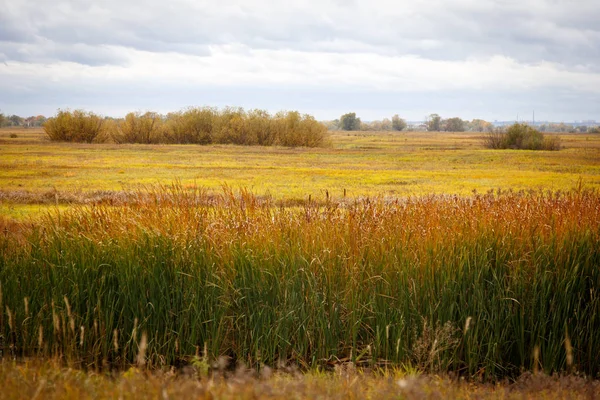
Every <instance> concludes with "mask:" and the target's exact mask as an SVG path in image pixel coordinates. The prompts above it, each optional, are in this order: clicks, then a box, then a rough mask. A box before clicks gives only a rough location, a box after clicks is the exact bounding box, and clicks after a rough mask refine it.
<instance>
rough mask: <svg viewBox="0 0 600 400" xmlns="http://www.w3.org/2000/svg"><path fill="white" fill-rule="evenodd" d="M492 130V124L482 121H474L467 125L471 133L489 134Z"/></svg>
mask: <svg viewBox="0 0 600 400" xmlns="http://www.w3.org/2000/svg"><path fill="white" fill-rule="evenodd" d="M493 129H494V125H492V123H490V122H488V121H484V120H482V119H474V120H473V121H471V122H470V123H469V130H471V131H473V132H491V131H492V130H493Z"/></svg>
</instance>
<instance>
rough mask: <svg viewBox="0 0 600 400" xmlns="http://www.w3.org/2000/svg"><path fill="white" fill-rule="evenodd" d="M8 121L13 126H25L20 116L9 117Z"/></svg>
mask: <svg viewBox="0 0 600 400" xmlns="http://www.w3.org/2000/svg"><path fill="white" fill-rule="evenodd" d="M8 120H9V121H10V122H11V125H12V126H21V125H23V118H21V117H19V116H18V115H11V116H10V117H8Z"/></svg>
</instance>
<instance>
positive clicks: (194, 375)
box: [0, 362, 600, 400]
mask: <svg viewBox="0 0 600 400" xmlns="http://www.w3.org/2000/svg"><path fill="white" fill-rule="evenodd" d="M0 386H2V398H3V399H7V400H8V399H22V398H30V399H77V400H79V399H92V398H93V399H116V398H119V399H140V398H153V399H240V400H243V399H256V398H261V399H317V398H318V399H398V398H401V399H407V400H410V399H419V400H420V399H449V398H451V399H482V400H483V399H494V400H510V399H515V400H517V399H518V400H522V399H548V400H559V399H569V400H571V399H573V400H574V399H593V398H594V396H596V395H597V394H598V392H599V391H600V384H599V383H598V381H592V380H589V379H585V378H583V377H576V376H570V377H547V376H543V375H531V374H526V375H523V376H522V377H520V378H519V379H518V380H517V381H516V382H513V383H508V382H505V383H503V384H498V385H492V384H476V383H469V382H465V381H462V380H453V379H450V378H447V377H446V378H441V377H437V376H415V375H405V374H403V373H402V372H398V373H394V372H389V371H388V372H384V373H372V372H368V371H367V372H365V371H360V370H359V371H347V370H344V371H339V372H335V373H330V374H323V373H319V372H311V373H307V374H294V373H289V372H279V371H277V372H273V371H270V370H267V371H263V373H261V374H257V373H256V372H255V371H249V370H244V369H238V370H237V371H234V372H230V373H228V374H225V375H223V374H221V373H217V374H214V373H213V374H211V375H205V374H203V373H202V372H201V371H199V370H198V369H194V368H190V369H187V370H185V371H172V370H171V371H164V372H161V371H155V372H152V373H148V372H145V371H142V370H138V369H135V368H132V369H130V370H128V371H126V372H116V373H112V374H101V373H95V372H88V373H85V372H81V371H78V370H73V369H68V368H64V367H62V366H61V365H56V364H51V363H42V364H39V363H27V364H13V363H10V362H3V363H0Z"/></svg>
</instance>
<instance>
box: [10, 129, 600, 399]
mask: <svg viewBox="0 0 600 400" xmlns="http://www.w3.org/2000/svg"><path fill="white" fill-rule="evenodd" d="M17 136H18V137H17V138H9V137H2V138H1V140H2V142H0V149H1V150H2V160H1V163H2V164H3V169H2V171H3V173H2V176H1V177H0V179H2V181H1V182H2V196H3V200H2V206H3V207H5V208H3V209H2V213H3V216H2V217H1V218H0V229H1V231H2V233H3V234H2V235H0V284H1V293H0V310H2V311H1V312H0V335H1V336H0V338H1V339H2V346H1V348H2V352H3V356H4V357H7V358H16V359H28V358H30V357H35V358H41V359H44V360H48V359H52V360H58V361H60V362H61V363H63V364H67V365H70V366H73V367H77V368H83V369H87V370H92V371H111V370H117V371H124V370H127V369H129V368H130V367H131V366H132V365H137V367H138V368H140V369H142V370H146V369H148V370H151V371H163V370H165V369H168V368H169V367H171V366H178V367H182V366H192V367H194V368H199V369H200V370H202V371H205V372H206V371H209V370H211V368H210V365H211V364H212V363H213V362H216V363H219V362H220V361H219V360H225V359H226V360H227V363H228V364H229V365H232V366H239V365H241V364H242V363H243V364H245V365H247V366H249V367H251V368H252V369H253V370H261V369H263V368H264V366H271V367H274V366H275V367H276V366H278V365H287V366H289V365H294V366H297V367H298V368H300V370H302V371H330V372H329V374H331V373H333V372H331V371H337V370H339V368H348V366H352V368H355V367H357V368H359V369H360V368H367V369H369V370H371V371H384V372H381V373H390V372H389V371H390V370H391V371H401V372H399V373H405V372H406V371H407V370H408V371H415V372H418V373H427V374H440V373H441V374H448V373H451V374H453V375H454V376H457V377H462V378H465V379H466V380H467V381H470V380H483V381H486V382H497V381H500V380H502V379H518V377H519V376H520V375H521V374H523V373H524V372H526V371H531V372H537V371H540V372H544V373H546V374H553V373H578V374H583V375H585V376H587V377H595V378H597V377H598V376H599V373H600V364H599V363H598V361H597V355H598V354H600V329H598V328H599V327H600V320H599V319H598V317H599V314H598V310H599V309H600V297H599V296H598V282H600V268H599V266H600V207H598V204H600V191H599V190H598V185H599V184H600V181H599V180H598V169H599V165H598V164H599V163H598V160H599V157H598V155H599V152H600V138H599V137H597V136H592V135H589V136H585V135H583V136H577V135H572V136H571V135H567V136H564V137H563V145H564V146H565V147H566V148H565V149H563V150H561V151H558V152H529V151H492V150H484V149H483V148H482V146H481V143H480V139H479V137H478V135H476V134H464V135H455V134H423V133H407V134H393V135H389V134H381V133H377V134H360V133H359V134H355V133H354V134H350V135H348V134H345V133H344V134H342V133H335V134H334V135H333V137H332V147H331V148H328V149H293V150H290V149H285V148H258V147H251V148H247V147H246V148H240V147H236V146H156V145H149V146H139V145H127V146H116V145H73V144H54V143H50V142H46V141H44V140H43V138H41V137H40V136H39V133H35V132H25V133H23V134H21V135H20V134H17ZM12 140H14V141H15V142H14V143H13V142H11V141H12ZM169 160H171V162H169ZM4 166H7V168H4ZM80 167H81V168H80ZM44 171H46V172H47V174H46V175H45V176H44V177H42V178H40V177H39V175H40V174H41V173H42V172H44ZM121 171H122V173H121ZM456 171H458V172H456ZM498 171H501V173H499V172H498ZM66 174H75V176H68V177H66V176H65V175H66ZM219 174H220V175H219ZM403 174H406V175H403ZM215 176H216V177H215ZM419 176H420V177H421V179H422V181H421V182H420V183H418V184H417V183H415V184H411V183H408V184H404V183H401V182H405V179H407V180H406V182H409V181H408V179H417V178H415V177H419ZM26 177H27V178H26ZM409 177H410V178H409ZM71 178H76V179H73V180H70V179H71ZM392 179H396V180H394V181H393V182H392V181H391V180H392ZM173 181H176V183H175V184H173V183H172V182H173ZM249 182H250V183H252V182H254V185H252V184H249ZM138 184H146V185H147V184H152V185H151V186H145V187H137V185H138ZM224 184H225V185H226V186H225V187H223V185H224ZM19 185H21V186H19ZM136 187H137V188H136ZM238 187H240V189H238ZM249 189H251V190H249ZM344 189H345V190H346V195H345V196H344ZM491 189H495V190H493V191H492V190H491ZM498 189H499V190H498ZM123 190H125V191H126V192H123ZM124 193H125V194H124ZM266 194H270V196H266ZM103 195H106V196H105V197H102V196H103ZM119 196H124V197H119ZM95 198H96V199H100V200H101V201H93V200H94V199H95ZM110 199H112V201H109V200H110ZM119 199H120V200H119ZM117 200H118V201H117ZM56 203H58V204H59V205H61V207H62V208H61V209H60V210H58V212H57V211H54V210H50V212H49V213H42V214H41V216H39V217H38V218H36V219H28V218H26V216H27V215H33V214H35V210H32V209H27V208H28V207H29V208H32V207H33V208H35V207H42V209H43V210H45V211H48V208H47V207H48V204H56ZM5 210H6V211H5ZM19 212H21V213H22V217H23V218H22V217H18V215H17V218H15V217H14V215H16V214H15V213H19ZM3 368H4V369H3V370H2V373H3V374H4V375H3V376H14V374H18V373H20V372H14V371H15V370H14V368H15V367H10V366H7V365H4V366H3ZM11 368H13V369H11ZM24 371H25V372H22V375H23V376H24V377H25V376H27V374H31V373H33V374H36V372H35V371H37V370H36V369H34V370H33V371H34V372H28V370H26V369H25V370H24ZM385 371H388V372H385ZM402 371H404V372H402ZM102 373H104V372H102ZM69 376H70V375H68V374H67V377H69ZM358 376H359V378H358V382H360V383H359V384H358V385H359V387H361V388H362V389H361V390H365V391H366V393H378V390H381V393H387V392H386V391H387V390H388V389H390V387H393V388H394V390H392V392H391V393H396V394H397V393H399V392H398V390H399V389H398V385H397V384H396V383H394V382H395V379H396V378H395V377H394V378H392V380H391V381H390V380H389V379H388V378H389V377H388V378H381V377H379V378H377V379H375V380H372V381H370V380H368V379H363V378H364V377H362V376H361V375H358ZM147 378H148V380H147V385H148V386H144V387H145V388H146V389H143V390H155V389H154V388H156V384H155V383H153V382H163V383H162V385H163V387H165V386H168V385H169V384H168V383H165V381H163V380H161V379H162V378H160V379H159V378H157V377H156V376H149V377H147ZM6 379H11V378H6ZM12 379H14V378H12ZM23 379H25V378H23ZM57 379H58V380H57V382H59V381H60V382H62V381H61V379H62V378H60V377H59V378H57ZM68 379H71V378H68ZM89 379H92V378H89ZM118 379H119V380H118V381H119V382H125V383H122V385H127V384H128V383H127V377H122V376H120V375H119V378H118ZM305 379H307V381H302V382H303V383H300V384H299V385H301V386H302V385H308V386H310V385H312V383H310V382H312V381H311V379H312V378H311V377H310V376H308V375H307V376H305ZM328 379H330V381H328V383H327V384H328V385H331V387H335V385H339V384H340V383H339V381H336V380H335V379H336V378H334V377H332V376H331V375H329V378H328ZM351 379H354V378H351ZM382 379H383V380H382ZM386 379H388V380H386ZM573 379H575V378H573ZM75 381H77V379H75ZM69 382H71V381H69ZM88 382H89V381H88ZM253 382H254V381H253ZM274 382H275V381H274ZM307 382H308V383H307ZM350 382H351V380H347V381H345V383H343V384H344V385H349V384H350ZM390 382H391V383H390ZM546 382H555V381H551V380H550V381H546ZM196 383H197V382H196ZM69 384H71V383H69ZM593 384H595V383H594V382H592V383H590V382H589V381H585V379H584V383H583V384H582V385H583V386H581V387H584V389H581V390H583V391H582V392H581V393H588V392H587V390H588V389H587V388H589V387H590V386H589V385H593ZM73 385H75V386H74V387H79V386H77V385H80V383H73ZM144 385H145V384H144ZM153 385H154V386H153ZM226 385H227V384H226ZM257 385H258V386H260V382H259V381H256V382H254V387H257ZM273 385H274V386H273V387H272V388H271V389H268V390H273V391H275V392H277V390H278V389H277V388H278V386H277V385H279V383H277V382H275V383H273ZM285 385H287V384H285ZM365 385H366V386H365ZM369 385H372V386H369ZM386 385H387V386H386ZM390 385H391V386H390ZM431 385H432V384H431V382H430V381H428V383H427V384H426V385H425V386H424V388H427V387H431ZM442 385H443V384H442ZM548 385H549V386H545V387H554V386H552V385H554V383H548ZM557 385H559V386H560V384H557ZM293 386H294V384H292V387H293ZM350 386H352V385H350ZM374 386H376V387H378V388H379V389H373V387H374ZM450 386H451V387H452V388H453V389H451V390H457V391H460V390H463V389H464V387H462V386H460V385H459V386H452V385H450ZM57 387H58V386H57ZM109 387H112V386H110V385H109ZM240 387H242V386H240ZM302 387H304V386H302ZM578 387H579V386H578ZM346 389H348V390H349V388H346ZM90 390H91V389H90ZM140 390H142V389H140ZM215 390H216V389H215ZM223 390H224V389H223ZM340 390H342V389H340ZM390 390H391V389H390ZM448 390H450V389H448ZM472 390H475V389H472ZM482 390H484V389H482ZM490 390H491V389H490ZM578 390H579V389H578ZM484 391H485V390H484ZM348 393H350V392H348ZM361 393H363V392H361ZM456 393H459V392H456ZM467 393H468V392H467ZM471 393H474V392H473V391H472V392H471ZM486 393H487V394H490V396H494V395H498V396H499V397H497V398H504V397H501V396H502V395H503V393H504V394H506V393H505V392H495V391H493V390H491V391H490V392H485V393H484V394H486ZM498 393H500V394H498ZM556 393H557V392H556V391H554V392H553V394H554V395H556ZM569 393H575V395H578V394H577V393H579V392H577V393H576V391H572V392H569ZM306 396H307V397H311V396H310V395H306ZM375 396H376V395H374V397H375ZM381 396H383V394H382V395H381ZM457 396H461V394H460V393H459V394H457ZM582 396H583V395H582ZM222 397H226V396H225V395H222ZM232 397H235V396H233V395H232ZM356 397H357V398H358V397H363V396H358V395H357V396H356ZM379 397H380V396H379ZM465 397H466V396H465ZM567 397H568V396H567Z"/></svg>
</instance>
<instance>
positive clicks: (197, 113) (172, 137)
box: [166, 107, 219, 144]
mask: <svg viewBox="0 0 600 400" xmlns="http://www.w3.org/2000/svg"><path fill="white" fill-rule="evenodd" d="M218 114H219V113H218V111H217V110H216V109H214V108H210V107H204V108H189V109H187V110H185V111H181V112H178V113H175V114H173V115H172V116H171V118H170V120H169V124H168V129H167V131H166V137H167V141H168V142H169V143H180V144H190V143H193V144H210V143H213V141H214V137H213V135H214V133H213V127H214V125H215V121H216V119H217V118H218Z"/></svg>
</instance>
